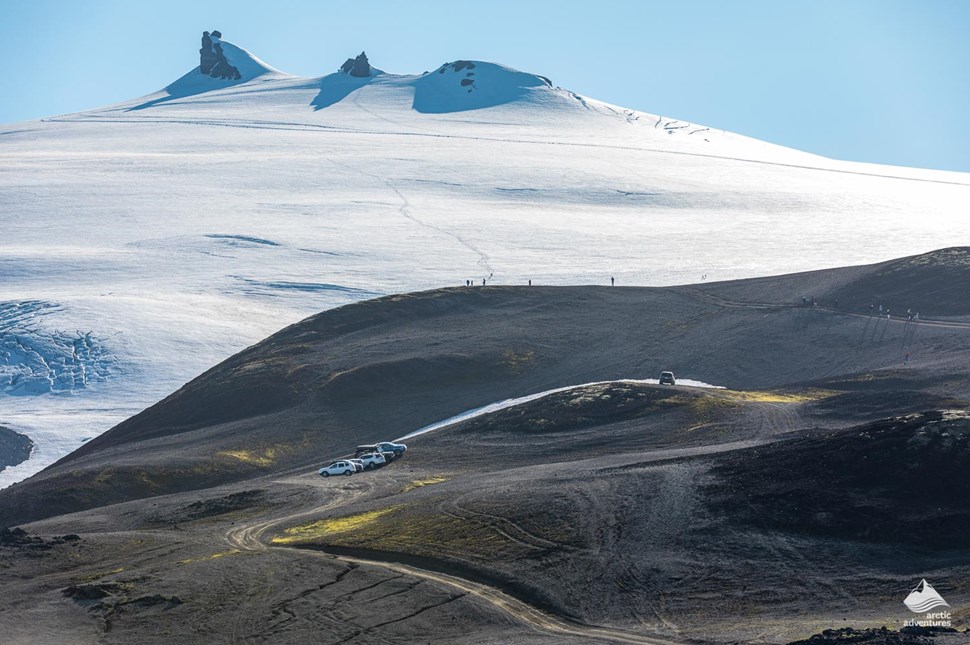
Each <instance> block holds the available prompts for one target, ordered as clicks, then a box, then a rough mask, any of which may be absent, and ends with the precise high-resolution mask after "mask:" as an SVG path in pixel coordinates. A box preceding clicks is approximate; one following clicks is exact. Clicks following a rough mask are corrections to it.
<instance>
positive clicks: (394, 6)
mask: <svg viewBox="0 0 970 645" xmlns="http://www.w3.org/2000/svg"><path fill="white" fill-rule="evenodd" d="M205 29H209V30H211V29H219V30H221V31H222V32H223V35H224V37H225V38H226V40H229V41H231V42H234V43H235V44H237V45H240V46H242V47H245V48H246V49H249V50H250V51H252V52H253V53H254V54H256V55H257V56H259V57H260V58H262V59H263V60H265V61H267V62H268V63H270V64H272V65H274V66H276V67H278V68H280V69H282V70H284V71H287V72H290V73H293V74H301V75H307V76H320V75H323V74H325V73H329V72H331V71H333V70H334V69H335V68H336V67H337V66H338V65H339V64H340V63H342V62H343V61H344V60H345V59H346V58H347V57H348V56H351V55H354V54H356V53H358V52H360V50H362V49H366V50H367V53H368V55H369V56H370V58H371V61H372V62H373V63H374V64H375V65H377V66H378V67H381V68H382V69H386V70H387V71H390V72H401V73H413V72H421V71H424V70H427V69H433V68H435V67H437V66H438V65H439V64H441V63H443V62H445V61H450V60H455V59H459V58H473V59H480V60H488V61H494V62H501V63H504V64H506V65H509V66H512V67H516V68H519V69H522V70H525V71H529V72H534V73H536V74H542V75H544V76H548V77H550V78H551V79H552V80H553V82H554V83H555V84H557V85H561V86H562V87H565V88H568V89H571V90H573V91H576V92H579V93H581V94H586V95H588V96H592V97H594V98H597V99H601V100H604V101H608V102H610V103H616V104H619V105H622V106H624V107H629V108H634V109H638V110H644V111H647V112H653V113H660V114H664V115H667V116H672V117H676V118H679V119H685V120H689V121H693V122H696V123H702V124H704V125H709V126H712V127H715V128H721V129H725V130H730V131H734V132H739V133H741V134H746V135H749V136H753V137H756V138H759V139H764V140H766V141H771V142H773V143H779V144H782V145H786V146H791V147H794V148H799V149H802V150H808V151H811V152H815V153H818V154H823V155H826V156H830V157H836V158H841V159H851V160H857V161H870V162H877V163H887V164H896V165H910V166H920V167H927V168H943V169H949V170H962V171H970V125H968V116H967V113H968V108H970V82H968V78H970V77H968V74H967V65H968V64H970V37H968V36H967V34H970V1H963V0H949V1H946V0H840V1H835V0H806V1H802V0H773V1H762V0H736V1H727V0H722V1H715V0H694V1H677V2H671V1H668V2H652V1H649V0H638V1H625V0H612V1H611V2H590V1H586V2H572V1H569V0H565V1H560V2H541V1H532V2H530V1H527V0H518V1H507V0H489V1H488V2H475V3H469V2H457V1H451V2H439V1H421V0H415V1H413V2H410V3H401V2H381V1H379V0H372V1H370V2H357V1H353V0H349V1H348V0H345V1H343V2H329V1H328V2H319V1H318V2H286V1H285V0H280V1H278V2H266V1H263V2H249V1H247V0H234V1H231V2H230V1H222V0H210V1H207V2H201V3H200V2H197V1H184V0H169V1H167V2H164V3H149V2H131V1H130V0H129V1H126V2H114V1H107V0H105V1H98V0H87V1H86V2H83V3H82V2H78V3H75V2H68V1H67V0H61V1H52V0H0V74H2V79H3V81H2V83H0V123H12V122H16V121H22V120H27V119H34V118H39V117H43V116H47V115H52V114H63V113H66V112H73V111H77V110H82V109H86V108H92V107H98V106H102V105H107V104H110V103H113V102H117V101H121V100H124V99H129V98H134V97H136V96H140V95H144V94H147V93H149V92H152V91H154V90H156V89H159V88H161V87H163V86H165V85H167V84H168V83H169V82H170V81H172V80H174V79H175V78H177V77H179V76H181V75H182V74H183V73H185V72H186V71H188V70H189V69H191V68H192V67H194V66H195V65H196V64H198V55H197V50H198V47H199V37H200V35H201V32H202V31H203V30H205Z"/></svg>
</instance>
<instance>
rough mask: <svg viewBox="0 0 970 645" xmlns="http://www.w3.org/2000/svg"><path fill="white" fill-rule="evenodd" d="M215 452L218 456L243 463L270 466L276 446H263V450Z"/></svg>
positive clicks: (274, 459) (275, 452)
mask: <svg viewBox="0 0 970 645" xmlns="http://www.w3.org/2000/svg"><path fill="white" fill-rule="evenodd" d="M216 454H217V455H219V456H220V457H229V458H231V459H238V460H239V461H241V462H243V463H244V464H252V465H253V466H260V467H261V468H265V467H266V466H272V465H273V463H274V462H275V461H276V458H277V451H276V448H265V449H263V450H222V451H220V452H218V453H216Z"/></svg>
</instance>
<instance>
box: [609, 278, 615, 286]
mask: <svg viewBox="0 0 970 645" xmlns="http://www.w3.org/2000/svg"><path fill="white" fill-rule="evenodd" d="M610 286H611V287H615V286H616V278H614V277H613V276H610Z"/></svg>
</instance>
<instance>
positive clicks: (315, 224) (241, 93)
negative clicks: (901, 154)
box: [0, 35, 970, 486]
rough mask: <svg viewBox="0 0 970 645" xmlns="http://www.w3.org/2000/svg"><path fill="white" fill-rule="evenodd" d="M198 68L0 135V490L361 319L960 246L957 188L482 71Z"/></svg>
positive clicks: (244, 57) (961, 185) (962, 206)
mask: <svg viewBox="0 0 970 645" xmlns="http://www.w3.org/2000/svg"><path fill="white" fill-rule="evenodd" d="M215 45H219V48H218V49H219V51H218V52H216V47H215ZM205 47H206V45H205V43H204V49H205ZM208 48H209V49H208V51H209V54H208V56H209V58H208V59H206V58H205V54H203V60H202V61H201V62H202V63H204V64H205V68H206V69H209V70H210V75H207V74H204V73H202V69H200V68H196V69H194V70H192V71H190V72H188V73H187V74H186V75H185V76H183V77H182V78H180V79H178V80H176V81H174V82H172V83H171V84H170V85H168V86H167V87H166V88H165V89H163V90H160V91H159V92H157V93H155V94H152V95H149V96H146V97H141V98H139V99H136V100H133V101H129V102H127V103H123V104H120V105H115V106H110V107H107V108H102V109H93V110H89V111H86V112H82V113H78V114H69V115H63V116H57V117H52V118H48V119H43V120H41V121H36V122H28V123H20V124H14V125H8V126H2V127H0V230H2V231H3V233H2V235H0V425H4V426H7V427H10V428H13V429H15V430H18V431H21V432H25V433H27V434H28V435H30V436H31V437H32V438H33V439H34V441H35V442H36V450H35V453H34V455H33V456H32V458H31V459H30V460H29V461H28V462H26V463H24V464H22V465H20V466H18V467H13V468H8V469H7V470H6V471H4V472H3V473H2V474H0V486H3V485H8V484H10V483H12V482H14V481H17V480H19V479H22V478H24V477H26V476H28V475H29V474H31V473H32V472H35V471H37V470H38V469H40V468H42V467H44V466H46V465H48V464H50V463H52V462H53V461H54V460H56V459H57V458H59V457H61V456H63V455H64V454H65V453H66V452H68V451H70V450H71V449H73V448H74V447H76V446H77V445H79V444H80V443H81V442H82V441H83V440H85V439H86V438H89V437H92V436H95V435H96V434H98V433H100V432H102V431H104V430H106V429H107V428H108V427H110V426H111V425H113V424H114V423H116V422H118V421H120V420H121V419H123V418H125V417H127V416H129V415H130V414H132V413H135V412H137V411H139V410H140V409H142V408H144V407H145V406H147V405H149V404H151V403H152V402H154V401H156V400H157V399H159V398H160V397H161V396H163V395H165V394H166V393H168V392H170V391H172V390H174V389H175V388H177V387H179V386H180V385H181V384H182V383H184V382H185V381H187V380H188V379H190V378H192V377H194V376H195V375H197V374H199V373H200V372H202V371H203V370H205V369H206V368H208V367H210V366H212V365H213V364H215V363H216V362H218V361H220V360H221V359H224V358H226V357H228V356H229V355H231V354H232V353H234V352H236V351H238V350H240V349H241V348H243V347H245V346H247V345H249V344H252V343H253V342H256V341H258V340H260V339H261V338H263V337H265V336H267V335H268V334H270V333H272V332H274V331H276V330H277V329H279V328H281V327H283V326H285V325H287V324H289V323H292V322H295V321H296V320H298V319H300V318H302V317H304V316H306V315H308V314H310V313H313V312H316V311H319V310H321V309H326V308H330V307H336V306H339V305H343V304H346V303H349V302H354V301H356V300H360V299H363V298H371V297H374V296H378V295H381V294H386V293H392V292H400V291H406V290H414V289H424V288H430V287H440V286H458V285H463V284H465V283H466V281H468V280H471V281H473V282H474V283H475V284H479V285H480V284H481V281H482V279H486V280H488V281H489V282H490V283H491V284H518V285H524V284H526V283H527V282H528V281H529V280H532V283H533V284H576V283H599V284H608V283H609V279H610V277H611V276H614V277H615V278H616V281H617V285H618V286H621V285H669V284H676V283H687V282H694V281H697V280H700V279H701V276H706V277H707V279H708V280H721V279H728V278H740V277H749V276H756V275H766V274H777V273H782V272H790V271H799V270H808V269H816V268H822V267H827V266H838V265H845V264H857V263H865V262H873V261H878V260H884V259H888V258H891V257H897V256H903V255H909V254H914V253H919V252H925V251H929V250H932V249H936V248H940V247H945V246H953V245H966V244H970V227H968V226H967V225H966V223H965V221H966V220H965V212H966V208H967V206H968V205H970V175H967V174H962V173H951V172H940V171H928V170H917V169H908V168H896V167H888V166H876V165H869V164H859V163H851V162H844V161H835V160H831V159H826V158H822V157H818V156H815V155H811V154H808V153H804V152H800V151H796V150H791V149H786V148H783V147H779V146H775V145H771V144H768V143H764V142H761V141H756V140H753V139H750V138H746V137H743V136H739V135H735V134H731V133H728V132H723V131H719V130H716V129H714V128H711V127H707V126H704V125H697V124H692V123H686V122H683V121H679V120H677V119H676V118H673V117H667V116H660V115H654V114H647V113H643V112H638V111H635V110H630V109H625V108H621V107H617V106H614V105H609V104H607V103H603V102H600V101H596V100H594V99H591V98H588V97H585V96H582V95H580V94H577V93H574V92H572V91H569V90H565V89H562V88H559V87H557V86H556V84H555V79H547V78H544V77H542V76H539V75H535V74H529V73H525V72H520V71H516V70H513V69H510V68H508V67H504V66H502V65H498V64H493V63H487V62H482V61H473V60H455V61H449V62H447V63H444V64H440V65H437V66H435V67H432V68H429V70H428V71H427V72H425V73H422V74H413V75H407V74H392V73H388V72H384V71H382V70H380V69H377V68H374V67H371V66H370V64H369V61H367V60H366V56H364V57H363V59H361V57H359V56H358V57H357V58H352V59H350V60H348V61H347V64H345V65H344V66H343V70H342V71H338V72H335V73H333V74H328V75H326V76H323V77H320V78H303V77H295V76H291V75H288V74H286V73H284V72H282V71H280V70H277V69H275V68H273V67H271V66H269V65H268V64H266V63H264V62H262V61H261V60H259V59H258V58H256V57H255V56H253V55H252V54H250V53H249V52H247V51H245V50H243V49H241V48H239V47H236V46H234V45H232V44H231V43H229V42H227V41H223V40H221V39H220V38H218V37H217V36H215V35H210V40H209V44H208ZM195 55H196V54H194V53H193V52H186V67H189V66H190V65H191V63H190V61H191V59H192V57H193V56H195ZM220 55H221V56H222V57H223V58H224V59H225V60H223V59H222V58H219V56H220ZM213 69H214V70H216V71H212V70H213ZM220 70H221V71H220ZM227 70H228V71H227ZM233 70H235V71H233ZM652 73H662V72H659V71H649V70H648V69H647V68H644V69H643V71H642V73H640V74H637V73H634V72H633V71H631V75H630V79H629V82H636V83H649V82H650V74H652ZM211 74H216V76H218V77H215V78H214V77H213V76H212V75H211ZM684 82H685V83H687V82H690V81H689V76H688V75H685V76H684ZM793 297H794V294H793Z"/></svg>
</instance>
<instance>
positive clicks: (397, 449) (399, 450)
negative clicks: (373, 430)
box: [377, 441, 408, 457]
mask: <svg viewBox="0 0 970 645" xmlns="http://www.w3.org/2000/svg"><path fill="white" fill-rule="evenodd" d="M377 449H378V450H380V451H381V452H393V453H394V456H395V457H400V456H401V455H403V454H404V451H405V450H407V449H408V447H407V446H405V445H404V444H403V443H394V442H393V441H382V442H381V443H379V444H377Z"/></svg>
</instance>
